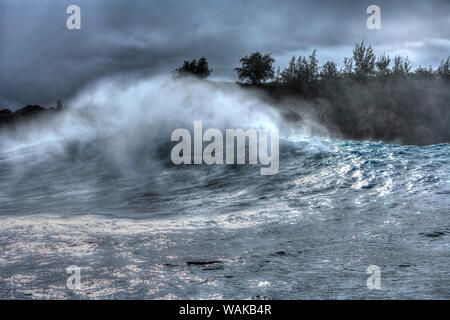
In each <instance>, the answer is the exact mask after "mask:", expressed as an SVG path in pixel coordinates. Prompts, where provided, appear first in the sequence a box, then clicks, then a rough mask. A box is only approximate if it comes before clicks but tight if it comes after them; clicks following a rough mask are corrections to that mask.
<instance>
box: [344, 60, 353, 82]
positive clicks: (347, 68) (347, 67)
mask: <svg viewBox="0 0 450 320" xmlns="http://www.w3.org/2000/svg"><path fill="white" fill-rule="evenodd" d="M341 73H342V74H343V75H344V76H347V77H349V76H350V75H351V74H352V73H353V58H347V57H345V58H344V67H343V68H342V70H341Z"/></svg>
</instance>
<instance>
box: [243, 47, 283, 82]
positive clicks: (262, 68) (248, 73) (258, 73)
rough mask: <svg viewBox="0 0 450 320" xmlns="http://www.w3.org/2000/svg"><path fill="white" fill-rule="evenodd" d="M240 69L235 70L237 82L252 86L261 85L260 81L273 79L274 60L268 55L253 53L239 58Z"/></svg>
mask: <svg viewBox="0 0 450 320" xmlns="http://www.w3.org/2000/svg"><path fill="white" fill-rule="evenodd" d="M240 62H241V67H240V68H235V69H234V70H235V71H236V72H237V75H238V78H239V81H243V80H246V81H247V83H251V84H253V85H259V84H261V81H266V80H268V79H273V78H274V76H275V75H274V69H273V63H274V62H275V60H274V59H273V58H272V57H271V56H270V53H266V54H264V55H262V54H261V53H259V52H253V53H251V54H250V55H248V56H245V57H243V58H241V60H240Z"/></svg>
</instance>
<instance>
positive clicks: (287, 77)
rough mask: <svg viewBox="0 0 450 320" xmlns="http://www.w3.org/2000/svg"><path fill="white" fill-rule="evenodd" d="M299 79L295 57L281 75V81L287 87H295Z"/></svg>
mask: <svg viewBox="0 0 450 320" xmlns="http://www.w3.org/2000/svg"><path fill="white" fill-rule="evenodd" d="M296 77H297V65H296V63H295V56H293V57H292V58H291V61H289V65H288V67H287V68H286V69H284V70H283V72H282V73H281V81H282V82H283V83H284V84H287V85H293V84H294V82H295V78H296Z"/></svg>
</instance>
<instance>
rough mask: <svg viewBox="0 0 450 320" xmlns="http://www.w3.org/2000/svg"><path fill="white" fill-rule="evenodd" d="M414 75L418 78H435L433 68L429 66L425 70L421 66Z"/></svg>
mask: <svg viewBox="0 0 450 320" xmlns="http://www.w3.org/2000/svg"><path fill="white" fill-rule="evenodd" d="M414 75H415V76H416V77H418V78H432V77H433V76H434V73H433V67H432V66H429V67H428V68H425V67H422V66H421V65H419V67H418V68H417V69H416V70H414Z"/></svg>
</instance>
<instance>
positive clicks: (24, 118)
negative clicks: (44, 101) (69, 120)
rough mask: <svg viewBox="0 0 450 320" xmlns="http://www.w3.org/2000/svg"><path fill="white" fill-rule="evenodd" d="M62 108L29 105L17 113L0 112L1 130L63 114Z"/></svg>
mask: <svg viewBox="0 0 450 320" xmlns="http://www.w3.org/2000/svg"><path fill="white" fill-rule="evenodd" d="M62 110H63V109H62V108H55V107H51V108H44V107H42V106H39V105H27V106H25V107H23V108H20V109H18V110H16V111H11V110H9V109H1V110H0V128H4V127H14V126H15V125H18V124H20V123H24V122H28V121H33V120H35V119H38V118H44V117H47V116H53V115H54V114H57V113H59V112H61V111H62Z"/></svg>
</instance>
